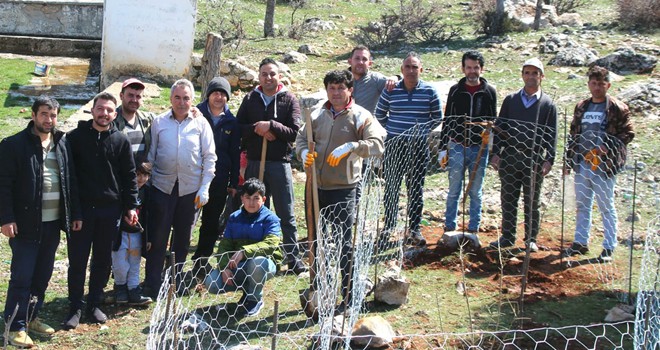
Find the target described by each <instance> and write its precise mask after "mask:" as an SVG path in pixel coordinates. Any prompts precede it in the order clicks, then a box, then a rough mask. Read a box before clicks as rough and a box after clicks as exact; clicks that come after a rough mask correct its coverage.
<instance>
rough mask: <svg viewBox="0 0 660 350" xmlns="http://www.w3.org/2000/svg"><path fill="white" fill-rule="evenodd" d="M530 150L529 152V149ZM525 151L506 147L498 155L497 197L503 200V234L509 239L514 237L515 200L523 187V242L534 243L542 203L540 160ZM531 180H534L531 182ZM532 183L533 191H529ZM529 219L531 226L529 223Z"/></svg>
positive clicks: (516, 215) (512, 240)
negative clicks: (499, 189)
mask: <svg viewBox="0 0 660 350" xmlns="http://www.w3.org/2000/svg"><path fill="white" fill-rule="evenodd" d="M528 153H531V152H528ZM536 158H538V157H533V156H532V155H531V154H526V152H518V151H517V150H515V149H510V148H507V149H506V150H505V151H504V153H503V154H502V157H501V158H500V167H499V171H498V173H499V176H500V182H501V185H502V188H501V192H500V200H501V203H502V237H504V238H505V239H508V240H509V241H511V242H515V240H516V221H517V217H518V200H519V198H520V191H521V188H522V192H523V201H524V204H525V223H524V224H525V241H527V239H530V241H531V242H536V236H537V235H538V233H539V224H540V218H541V216H540V211H539V205H540V202H541V198H540V197H541V187H542V186H543V176H542V174H541V165H542V160H541V159H536ZM532 179H533V180H534V183H532ZM532 186H533V187H534V191H533V192H532ZM530 220H531V225H530Z"/></svg>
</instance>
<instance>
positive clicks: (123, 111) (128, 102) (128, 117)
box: [114, 78, 154, 159]
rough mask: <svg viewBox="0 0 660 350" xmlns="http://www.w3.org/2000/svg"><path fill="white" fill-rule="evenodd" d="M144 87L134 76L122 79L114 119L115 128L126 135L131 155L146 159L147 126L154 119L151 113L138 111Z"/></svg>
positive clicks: (148, 141) (149, 139)
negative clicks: (119, 101)
mask: <svg viewBox="0 0 660 350" xmlns="http://www.w3.org/2000/svg"><path fill="white" fill-rule="evenodd" d="M144 89H145V85H144V83H142V82H141V81H140V80H138V79H136V78H130V79H126V80H124V82H123V83H122V84H121V92H120V93H119V99H120V100H121V106H119V107H117V118H116V119H115V121H114V123H115V126H116V127H117V130H119V131H121V132H123V133H124V134H125V135H126V136H127V137H128V140H129V141H130V142H131V149H132V150H133V155H134V156H135V157H136V158H139V159H146V157H147V154H149V146H150V145H151V133H150V132H149V127H150V126H151V122H152V121H153V119H154V115H153V113H151V112H143V111H140V107H141V106H142V93H143V92H144Z"/></svg>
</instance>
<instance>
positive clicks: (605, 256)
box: [598, 249, 613, 262]
mask: <svg viewBox="0 0 660 350" xmlns="http://www.w3.org/2000/svg"><path fill="white" fill-rule="evenodd" d="M612 253H613V251H612V249H603V251H602V252H601V253H600V255H599V256H598V261H600V262H610V261H612V260H613V259H612Z"/></svg>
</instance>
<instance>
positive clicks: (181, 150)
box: [149, 110, 218, 196]
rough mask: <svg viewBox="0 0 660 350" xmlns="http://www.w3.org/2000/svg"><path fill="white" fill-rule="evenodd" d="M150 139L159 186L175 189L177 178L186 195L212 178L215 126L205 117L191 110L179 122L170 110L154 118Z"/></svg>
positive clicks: (166, 190) (169, 190) (154, 179)
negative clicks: (213, 128) (197, 115)
mask: <svg viewBox="0 0 660 350" xmlns="http://www.w3.org/2000/svg"><path fill="white" fill-rule="evenodd" d="M151 142H152V143H151V149H150V150H149V161H150V162H151V163H152V164H153V170H152V173H151V181H152V184H153V186H155V187H156V188H158V189H159V190H161V191H163V192H164V193H172V189H173V188H174V184H175V183H176V182H177V180H178V181H179V193H178V195H179V196H185V195H187V194H190V193H194V192H197V191H198V190H199V188H200V187H201V186H202V185H203V184H210V183H211V180H213V176H214V173H215V162H216V160H217V159H218V157H217V156H216V154H215V143H214V142H213V130H212V129H211V125H210V124H209V123H208V122H207V121H206V119H204V118H201V117H198V118H194V117H193V116H192V113H189V114H188V116H187V117H186V118H185V119H184V120H183V121H181V122H179V121H177V120H176V119H175V118H174V115H173V114H172V111H171V110H170V111H167V112H165V113H163V114H161V115H159V116H158V117H156V118H155V119H154V122H153V124H152V125H151Z"/></svg>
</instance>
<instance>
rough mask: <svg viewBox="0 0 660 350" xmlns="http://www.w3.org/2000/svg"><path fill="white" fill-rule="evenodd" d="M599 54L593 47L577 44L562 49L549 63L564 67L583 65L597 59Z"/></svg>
mask: <svg viewBox="0 0 660 350" xmlns="http://www.w3.org/2000/svg"><path fill="white" fill-rule="evenodd" d="M597 58H598V56H597V55H596V52H595V51H594V50H592V49H589V48H586V47H583V46H577V47H567V48H563V49H560V50H559V52H557V55H555V57H553V58H552V59H551V60H550V62H548V64H550V65H553V66H562V67H566V66H568V67H582V66H587V65H589V63H591V62H593V61H594V60H596V59H597Z"/></svg>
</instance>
